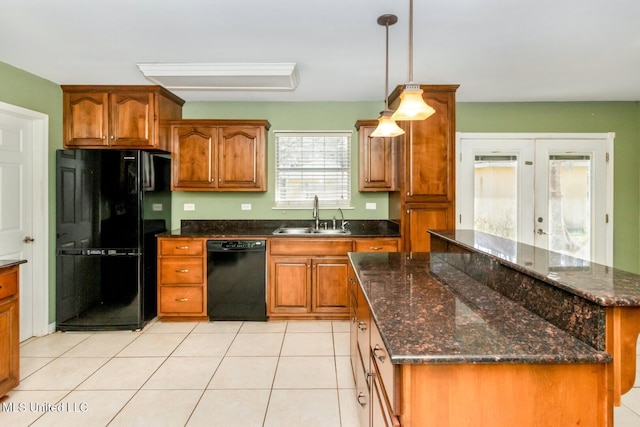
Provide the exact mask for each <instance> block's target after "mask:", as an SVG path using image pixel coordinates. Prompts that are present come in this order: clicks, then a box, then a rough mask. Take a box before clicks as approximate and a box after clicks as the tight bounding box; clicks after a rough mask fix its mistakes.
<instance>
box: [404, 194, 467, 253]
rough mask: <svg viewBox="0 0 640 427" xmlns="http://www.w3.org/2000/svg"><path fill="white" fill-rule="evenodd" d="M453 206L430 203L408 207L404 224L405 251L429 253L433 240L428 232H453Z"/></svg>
mask: <svg viewBox="0 0 640 427" xmlns="http://www.w3.org/2000/svg"><path fill="white" fill-rule="evenodd" d="M453 209H454V207H453V204H449V203H430V204H426V203H425V204H413V205H410V206H407V208H406V209H405V215H406V216H407V218H406V221H405V223H404V227H405V228H404V250H405V251H406V252H429V251H430V250H431V243H430V242H431V239H430V237H429V233H427V230H451V229H453V228H455V224H454V223H453V218H454V212H453Z"/></svg>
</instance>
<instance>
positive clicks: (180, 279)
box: [160, 257, 204, 285]
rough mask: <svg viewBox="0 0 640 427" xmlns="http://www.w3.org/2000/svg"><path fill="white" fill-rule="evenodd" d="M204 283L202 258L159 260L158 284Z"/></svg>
mask: <svg viewBox="0 0 640 427" xmlns="http://www.w3.org/2000/svg"><path fill="white" fill-rule="evenodd" d="M203 281H204V261H203V259H202V257H172V258H162V259H161V260H160V284H162V285H167V284H179V283H198V284H202V283H203Z"/></svg>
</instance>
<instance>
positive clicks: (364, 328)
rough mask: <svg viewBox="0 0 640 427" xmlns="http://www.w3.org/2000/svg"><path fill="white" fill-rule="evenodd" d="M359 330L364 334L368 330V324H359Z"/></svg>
mask: <svg viewBox="0 0 640 427" xmlns="http://www.w3.org/2000/svg"><path fill="white" fill-rule="evenodd" d="M358 329H360V330H361V331H362V332H364V331H366V330H367V324H366V323H364V322H358Z"/></svg>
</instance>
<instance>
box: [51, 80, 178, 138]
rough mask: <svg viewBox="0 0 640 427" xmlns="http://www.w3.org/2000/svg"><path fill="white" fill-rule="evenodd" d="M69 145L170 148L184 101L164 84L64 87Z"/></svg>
mask: <svg viewBox="0 0 640 427" xmlns="http://www.w3.org/2000/svg"><path fill="white" fill-rule="evenodd" d="M62 91H63V129H64V130H63V134H64V135H63V138H64V140H63V144H64V147H65V148H131V149H154V150H155V149H157V150H163V151H169V150H170V144H169V125H168V121H169V120H175V119H180V118H182V105H183V104H184V100H182V99H180V98H179V97H177V96H175V95H174V94H172V93H171V92H169V91H167V90H166V89H164V88H162V87H160V86H80V85H73V86H67V85H65V86H62Z"/></svg>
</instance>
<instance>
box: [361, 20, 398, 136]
mask: <svg viewBox="0 0 640 427" xmlns="http://www.w3.org/2000/svg"><path fill="white" fill-rule="evenodd" d="M396 22H398V17H397V16H396V15H381V16H380V17H378V24H379V25H384V26H385V28H386V39H387V44H386V60H385V74H384V111H382V112H381V113H380V118H378V126H377V127H376V128H375V129H374V131H373V132H371V134H370V135H369V136H370V137H371V138H380V137H382V138H392V137H394V136H399V135H402V134H404V131H403V130H402V129H401V128H400V127H399V126H398V125H397V124H396V122H395V121H394V120H393V119H392V118H391V115H392V114H393V112H392V111H391V110H389V101H388V96H387V94H388V93H389V25H393V24H395V23H396Z"/></svg>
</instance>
